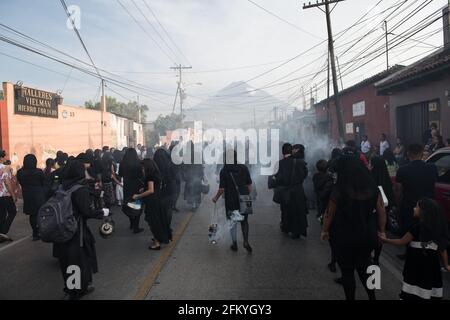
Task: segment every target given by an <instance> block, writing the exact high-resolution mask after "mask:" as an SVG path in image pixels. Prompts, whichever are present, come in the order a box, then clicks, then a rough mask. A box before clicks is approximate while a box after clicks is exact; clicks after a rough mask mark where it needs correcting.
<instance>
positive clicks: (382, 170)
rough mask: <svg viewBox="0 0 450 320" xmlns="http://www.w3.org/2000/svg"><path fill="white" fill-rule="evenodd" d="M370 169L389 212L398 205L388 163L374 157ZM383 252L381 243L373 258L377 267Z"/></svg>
mask: <svg viewBox="0 0 450 320" xmlns="http://www.w3.org/2000/svg"><path fill="white" fill-rule="evenodd" d="M385 154H386V152H385ZM370 169H371V170H370V173H371V175H372V178H373V180H374V181H375V184H376V185H377V186H380V187H382V188H383V191H384V194H385V195H386V198H387V199H388V203H389V204H388V206H387V207H386V210H387V211H388V212H389V210H391V209H392V208H394V207H395V206H396V203H395V195H394V189H393V186H392V180H391V177H390V176H389V172H388V168H387V165H386V161H385V160H384V159H383V158H381V157H379V156H375V157H372V158H371V159H370ZM381 250H382V245H381V243H380V244H379V246H378V247H377V248H376V249H375V254H374V257H373V262H374V263H375V264H376V265H379V259H380V255H381Z"/></svg>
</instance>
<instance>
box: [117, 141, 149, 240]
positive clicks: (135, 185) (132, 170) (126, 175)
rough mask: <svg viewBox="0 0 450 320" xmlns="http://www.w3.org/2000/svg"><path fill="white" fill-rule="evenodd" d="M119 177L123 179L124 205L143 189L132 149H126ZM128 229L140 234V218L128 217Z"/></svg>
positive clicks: (139, 166) (138, 161)
mask: <svg viewBox="0 0 450 320" xmlns="http://www.w3.org/2000/svg"><path fill="white" fill-rule="evenodd" d="M119 177H122V178H123V199H124V205H126V204H127V203H128V202H129V201H132V197H133V195H135V194H139V193H140V190H141V189H142V188H143V178H144V174H143V172H142V167H141V163H140V160H139V158H138V155H137V152H136V150H135V149H134V148H130V149H127V151H126V152H125V155H124V157H123V159H122V161H121V162H120V165H119ZM129 219H130V229H132V230H133V232H134V233H140V232H142V231H144V229H142V228H140V227H139V221H140V219H141V216H140V215H139V216H137V217H129Z"/></svg>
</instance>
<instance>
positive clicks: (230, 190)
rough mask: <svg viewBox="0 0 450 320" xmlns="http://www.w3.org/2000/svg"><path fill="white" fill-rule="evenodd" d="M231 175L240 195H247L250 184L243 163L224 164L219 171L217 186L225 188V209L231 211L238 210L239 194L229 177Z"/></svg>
mask: <svg viewBox="0 0 450 320" xmlns="http://www.w3.org/2000/svg"><path fill="white" fill-rule="evenodd" d="M231 175H233V178H234V181H235V183H236V185H237V187H238V189H239V194H240V195H248V194H249V193H248V188H247V186H248V185H251V184H252V183H253V182H252V178H251V177H250V171H249V170H248V168H247V167H246V166H245V165H243V164H238V165H226V166H224V168H223V169H222V170H221V171H220V183H219V188H221V189H225V210H226V211H233V210H239V209H240V207H239V194H238V192H237V190H236V185H235V184H234V182H233V179H232V178H231Z"/></svg>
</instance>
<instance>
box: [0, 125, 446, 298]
mask: <svg viewBox="0 0 450 320" xmlns="http://www.w3.org/2000/svg"><path fill="white" fill-rule="evenodd" d="M433 130H435V129H434V128H431V129H430V136H431V137H430V138H429V140H430V139H431V142H432V144H431V145H428V147H426V149H425V147H424V145H422V144H411V145H409V146H408V147H404V146H403V145H402V144H401V142H400V140H398V141H397V146H396V148H395V149H394V150H392V149H391V148H390V146H389V143H388V142H387V140H386V136H384V135H382V137H381V142H380V148H379V149H376V150H373V149H372V148H371V146H370V144H368V139H367V137H365V139H363V141H362V143H361V146H360V147H358V146H357V145H356V143H355V142H354V141H347V142H346V144H345V147H343V148H334V149H333V150H332V151H331V154H330V156H329V157H327V158H325V156H326V152H322V153H321V156H322V157H317V156H316V159H314V162H315V167H311V165H308V164H307V162H306V160H305V159H309V160H310V159H311V158H308V157H306V155H307V149H306V148H305V147H304V146H303V145H301V144H295V145H291V144H289V143H285V144H283V145H282V148H281V149H282V150H281V151H282V158H281V160H280V161H279V163H278V167H277V169H276V172H275V174H274V175H272V176H269V178H268V188H269V189H273V192H274V195H273V202H275V203H276V204H278V205H279V206H280V211H281V219H280V229H281V232H282V233H284V234H286V235H287V236H289V237H290V238H292V239H301V238H302V237H307V235H308V234H307V230H308V218H307V216H308V214H309V211H311V209H312V208H314V207H315V209H316V211H317V218H318V219H319V221H320V222H321V224H322V232H321V239H322V240H324V241H329V244H330V249H331V250H330V251H331V259H330V262H329V264H328V268H329V270H330V271H331V272H333V273H335V272H337V270H338V268H339V270H340V273H341V277H339V278H337V279H336V282H338V283H340V284H341V285H342V286H343V289H344V292H345V296H346V298H347V299H349V300H353V299H354V298H355V290H356V283H355V275H354V274H355V271H356V273H357V274H358V275H359V278H360V280H361V281H362V284H363V286H364V288H365V289H366V291H367V294H368V297H369V299H375V291H374V290H373V289H371V288H368V287H367V279H368V277H369V274H368V273H367V268H368V267H369V266H370V265H374V264H376V265H378V264H379V257H380V254H381V252H382V247H383V244H384V243H386V244H391V245H397V246H405V247H406V252H405V255H404V256H403V257H401V258H403V259H405V265H404V271H403V276H404V280H403V285H402V288H401V294H400V297H401V298H402V299H417V298H422V299H439V298H442V297H443V281H442V274H441V272H442V268H444V269H446V270H449V271H450V267H449V264H448V256H447V251H446V249H447V245H448V226H447V221H446V219H445V217H444V215H443V213H442V211H441V208H440V207H439V205H438V204H437V203H436V202H435V201H434V200H433V193H434V184H435V183H436V179H437V175H438V173H437V170H436V167H435V166H434V165H432V164H427V163H425V162H424V161H423V159H424V153H425V152H426V150H429V151H430V152H432V151H435V150H437V146H436V144H435V143H434V142H436V141H437V142H438V143H439V139H438V140H436V137H437V136H438V135H437V133H436V132H433ZM424 136H425V135H424ZM427 142H429V141H428V140H427ZM441 142H442V141H441ZM175 146H176V143H173V144H171V145H170V147H168V148H166V147H160V148H157V149H153V148H145V147H143V146H141V145H138V146H137V147H136V148H124V149H123V150H117V149H113V148H111V149H110V148H109V147H106V146H105V147H103V148H102V149H101V150H100V149H97V150H90V149H88V150H86V151H85V152H84V153H81V154H79V155H77V156H69V155H68V154H66V153H64V152H62V151H58V153H57V155H56V158H55V159H52V158H50V159H47V161H46V166H45V168H44V169H43V170H41V169H40V168H38V166H37V163H38V161H37V159H36V157H35V156H34V155H32V154H29V155H26V156H25V158H24V160H23V166H22V167H21V169H19V170H18V171H17V174H13V171H12V169H11V168H10V166H9V163H8V161H7V160H6V159H7V155H6V153H5V152H4V151H1V152H0V241H1V242H7V241H13V240H12V239H11V237H10V236H8V233H9V230H10V227H11V225H12V224H13V221H14V217H15V215H16V211H17V209H16V202H17V198H18V197H19V194H21V197H22V198H23V212H24V213H25V214H26V215H28V216H29V222H30V227H31V230H32V238H33V240H34V241H37V240H40V239H41V238H42V240H44V241H46V242H51V241H47V240H46V239H45V238H44V237H42V236H43V232H44V231H43V230H40V228H39V226H42V225H44V223H45V221H44V220H45V217H46V216H45V214H44V213H43V211H45V210H43V209H44V208H48V207H49V205H48V203H50V202H51V201H55V199H56V200H58V199H61V198H57V197H58V195H59V196H60V197H61V195H64V194H68V195H69V196H70V200H71V203H72V208H73V216H74V218H75V219H76V221H77V228H76V229H75V231H74V234H73V236H71V237H70V239H69V240H67V241H64V242H56V241H55V242H54V243H53V256H54V257H55V258H57V259H59V263H60V268H61V273H62V276H63V279H64V284H65V289H64V290H65V293H66V296H65V297H66V298H67V299H79V298H81V297H83V296H84V295H86V294H88V293H90V292H92V291H93V290H94V287H93V286H92V280H93V278H92V276H93V274H95V273H96V272H98V266H97V256H96V252H95V238H94V236H93V234H92V232H91V231H90V229H89V226H88V224H87V220H89V219H99V220H102V219H103V220H104V221H111V220H108V219H111V215H112V211H111V209H112V208H113V207H114V206H119V207H120V208H121V209H122V211H123V213H124V214H125V215H127V217H128V219H129V228H130V231H131V232H132V233H134V234H138V233H141V232H142V231H144V229H143V228H142V227H141V216H142V215H143V216H144V219H145V221H146V222H147V224H148V226H149V228H150V230H151V233H152V235H153V238H152V240H151V243H150V245H149V249H150V250H160V249H161V248H162V247H163V246H164V245H166V244H168V243H169V242H171V241H172V229H171V224H172V213H173V212H174V211H178V209H177V202H178V198H179V196H180V194H181V193H182V190H184V200H186V201H187V203H188V204H189V206H190V208H191V209H192V210H194V211H195V210H196V209H197V208H198V207H199V206H200V204H201V200H202V194H208V193H209V184H208V182H207V178H206V175H205V165H202V164H189V165H186V164H181V165H175V164H174V163H173V162H172V160H171V151H172V150H173V148H174V147H175ZM231 150H232V149H231ZM226 152H229V150H227V151H226ZM232 152H234V158H233V161H232V162H231V163H225V164H224V165H218V166H217V168H215V169H216V170H215V171H216V174H217V176H218V181H219V187H218V190H217V192H216V193H215V195H214V197H213V199H212V201H213V202H214V203H217V202H218V201H219V199H221V197H223V198H224V202H225V212H226V217H227V219H228V220H229V221H233V222H234V223H232V224H230V235H231V240H232V245H231V250H233V251H237V250H238V243H237V227H238V225H240V226H241V229H242V235H243V246H244V248H245V249H246V251H247V252H248V253H249V254H250V253H252V252H253V249H252V247H251V246H250V241H249V239H250V238H251V237H250V231H249V230H250V227H249V217H251V215H252V213H253V207H252V201H255V199H256V196H255V190H254V189H255V186H254V182H253V180H252V176H251V170H249V166H248V165H246V164H240V163H238V159H237V155H236V151H232ZM224 156H225V155H224ZM192 157H194V154H192ZM192 160H193V159H192ZM191 163H194V161H192V162H191ZM310 177H311V178H310ZM394 178H395V179H394ZM308 180H309V181H312V184H313V194H308V192H307V191H305V187H304V183H306V182H307V181H308ZM393 181H395V183H394V182H393ZM182 182H183V183H184V188H182ZM398 190H401V194H402V196H401V197H398V196H397V191H398ZM308 198H310V199H309V200H308ZM311 198H312V199H315V200H314V204H313V205H312V206H311ZM52 199H53V200H52ZM43 219H44V220H43ZM396 223H398V225H399V227H398V228H397V229H396V230H395V231H396V232H397V233H398V238H390V237H388V236H387V233H386V228H387V227H388V228H390V229H391V231H393V230H392V229H393V228H394V227H395V226H396ZM112 227H114V224H112V226H111V228H112ZM107 235H108V234H103V236H105V237H106V236H107ZM71 265H77V266H79V267H80V269H81V288H77V289H73V288H69V287H68V286H67V283H66V280H67V279H68V277H69V274H68V273H67V268H68V267H69V266H71Z"/></svg>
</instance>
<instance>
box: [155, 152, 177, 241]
mask: <svg viewBox="0 0 450 320" xmlns="http://www.w3.org/2000/svg"><path fill="white" fill-rule="evenodd" d="M153 160H154V161H155V163H156V165H157V167H158V169H159V172H160V173H161V178H162V181H163V184H162V191H161V196H160V198H161V203H162V206H163V209H164V210H165V212H166V215H167V221H168V223H169V229H170V226H171V224H172V210H173V209H172V208H173V207H174V206H175V203H174V200H175V195H176V189H177V187H176V174H175V167H174V165H173V163H172V160H171V158H170V155H169V153H168V151H166V150H165V149H161V148H160V149H158V150H156V152H155V155H154V157H153ZM170 240H172V229H170Z"/></svg>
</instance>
